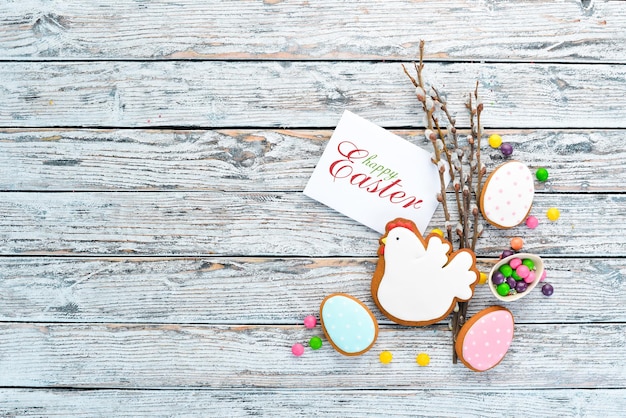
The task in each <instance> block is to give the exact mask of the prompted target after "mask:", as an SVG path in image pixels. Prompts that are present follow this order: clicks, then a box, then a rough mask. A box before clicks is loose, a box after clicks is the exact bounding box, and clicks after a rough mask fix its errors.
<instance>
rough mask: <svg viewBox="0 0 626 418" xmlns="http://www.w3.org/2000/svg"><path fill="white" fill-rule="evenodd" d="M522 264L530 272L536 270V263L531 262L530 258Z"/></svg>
mask: <svg viewBox="0 0 626 418" xmlns="http://www.w3.org/2000/svg"><path fill="white" fill-rule="evenodd" d="M522 264H523V265H525V266H526V267H528V270H531V271H532V270H534V269H535V263H533V260H531V259H530V258H525V259H524V260H522Z"/></svg>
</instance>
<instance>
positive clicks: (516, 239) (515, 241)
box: [511, 237, 524, 251]
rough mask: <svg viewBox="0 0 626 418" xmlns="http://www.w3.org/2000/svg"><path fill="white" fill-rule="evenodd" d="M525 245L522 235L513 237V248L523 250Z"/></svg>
mask: <svg viewBox="0 0 626 418" xmlns="http://www.w3.org/2000/svg"><path fill="white" fill-rule="evenodd" d="M523 246H524V240H523V239H521V238H520V237H514V238H511V248H513V249H514V250H515V251H519V250H521V249H522V247H523Z"/></svg>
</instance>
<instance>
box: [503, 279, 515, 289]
mask: <svg viewBox="0 0 626 418" xmlns="http://www.w3.org/2000/svg"><path fill="white" fill-rule="evenodd" d="M506 283H507V284H508V285H509V287H511V289H515V286H516V285H517V282H516V281H515V279H514V278H512V277H507V278H506Z"/></svg>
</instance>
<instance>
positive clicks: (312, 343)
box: [309, 337, 322, 350]
mask: <svg viewBox="0 0 626 418" xmlns="http://www.w3.org/2000/svg"><path fill="white" fill-rule="evenodd" d="M309 347H311V349H312V350H319V349H320V348H322V339H321V338H320V337H311V339H310V340H309Z"/></svg>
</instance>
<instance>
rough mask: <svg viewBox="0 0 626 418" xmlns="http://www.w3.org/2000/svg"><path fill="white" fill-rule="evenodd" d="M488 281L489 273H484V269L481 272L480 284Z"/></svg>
mask: <svg viewBox="0 0 626 418" xmlns="http://www.w3.org/2000/svg"><path fill="white" fill-rule="evenodd" d="M485 283H487V274H486V273H483V272H482V271H481V272H480V279H479V280H478V284H485Z"/></svg>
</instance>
